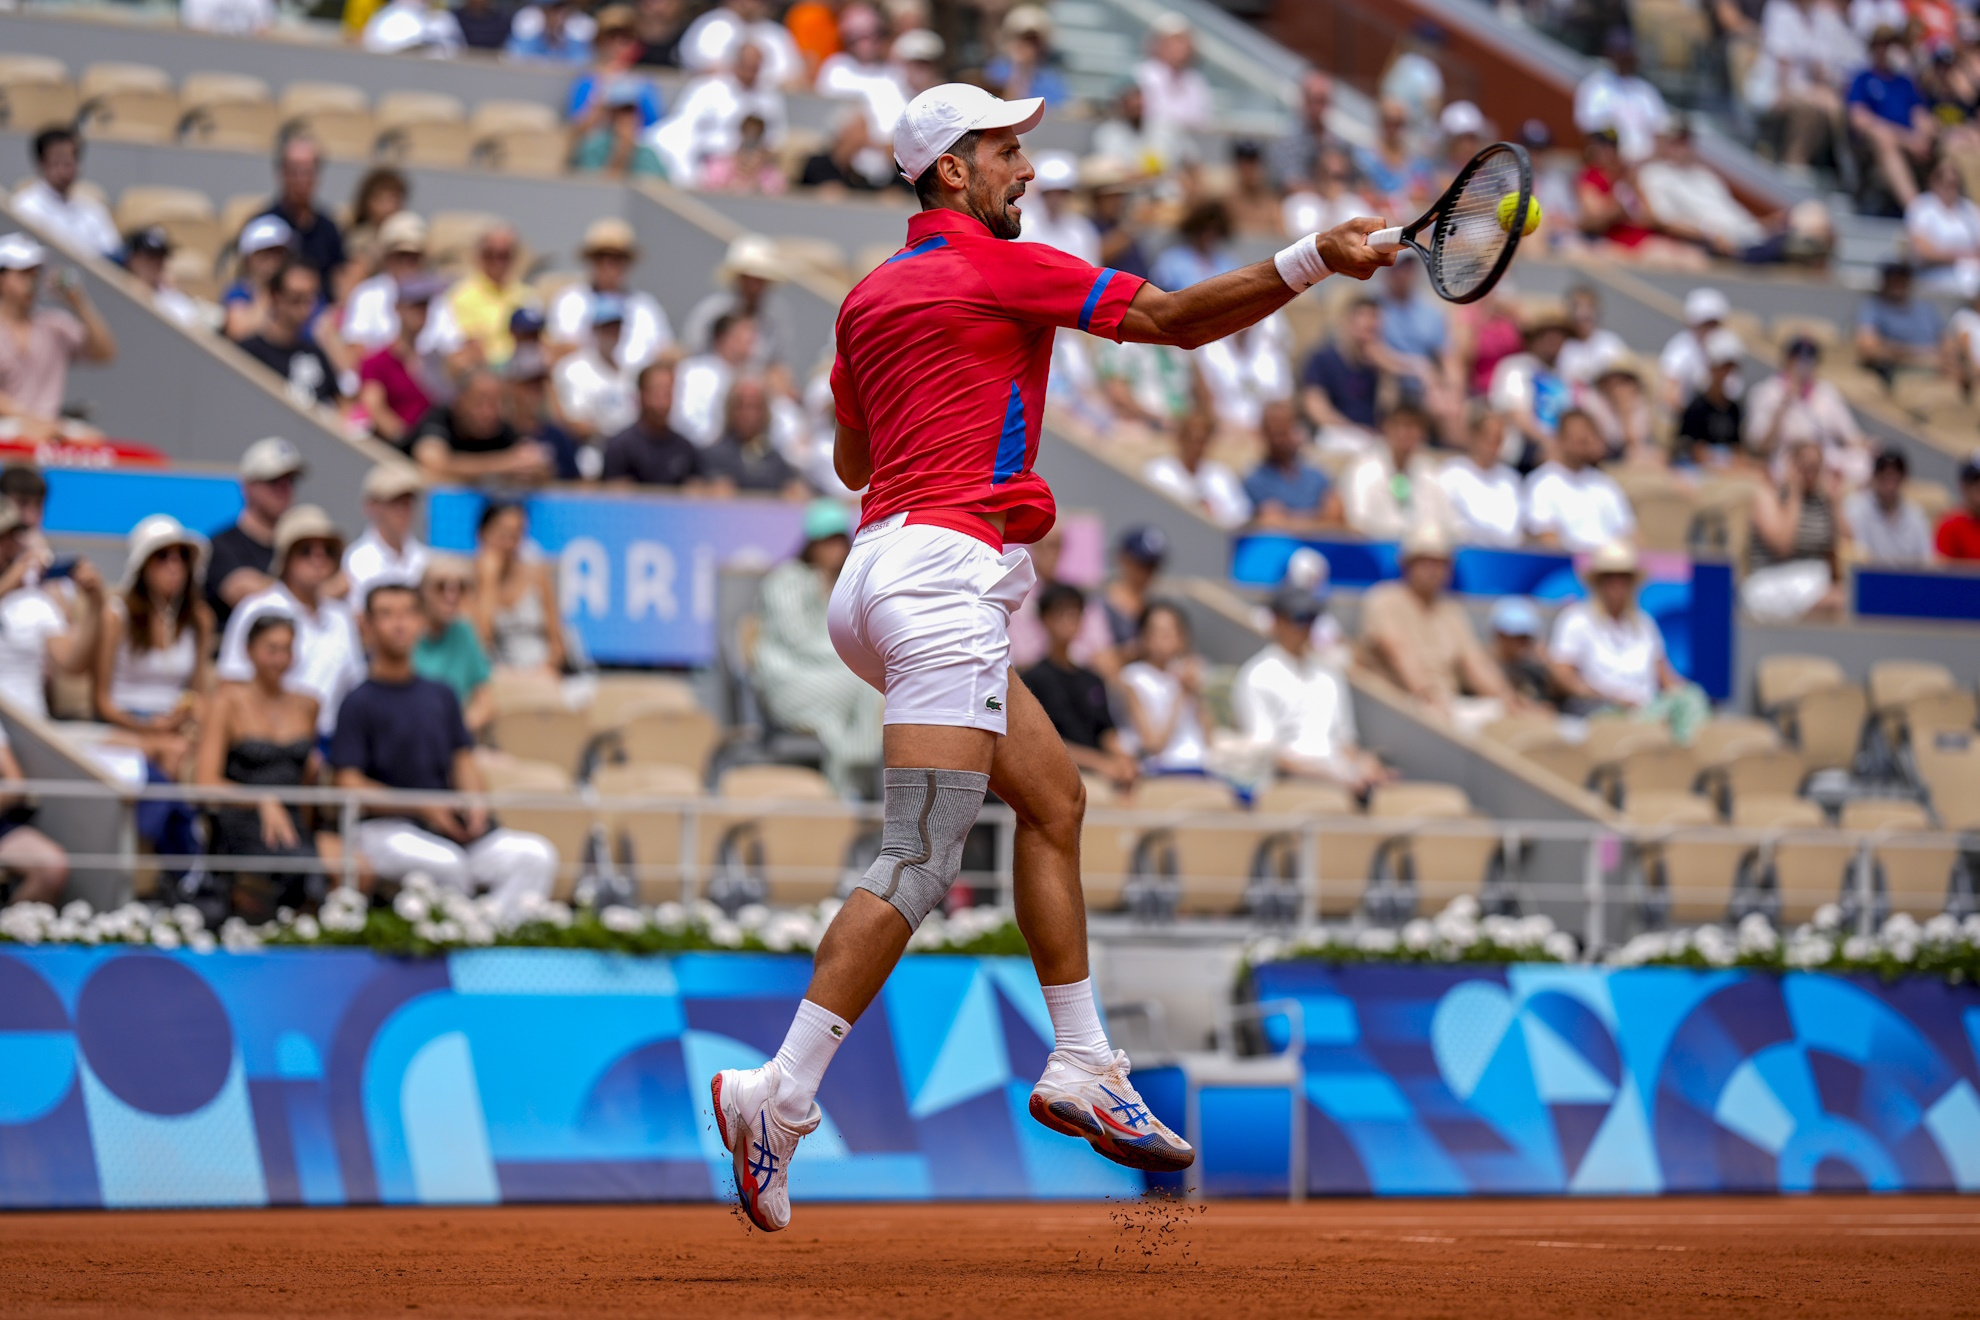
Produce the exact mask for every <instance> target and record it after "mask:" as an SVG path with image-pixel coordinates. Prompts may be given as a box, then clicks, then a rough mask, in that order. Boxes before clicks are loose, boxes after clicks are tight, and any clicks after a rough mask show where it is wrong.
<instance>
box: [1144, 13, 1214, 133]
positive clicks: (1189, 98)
mask: <svg viewBox="0 0 1980 1320" xmlns="http://www.w3.org/2000/svg"><path fill="white" fill-rule="evenodd" d="M1134 80H1135V82H1136V83H1138V84H1140V86H1141V99H1142V107H1143V113H1144V114H1145V115H1146V116H1147V118H1148V121H1149V123H1150V124H1151V125H1152V126H1153V127H1154V128H1156V129H1157V130H1158V131H1160V130H1166V131H1169V132H1177V131H1180V132H1185V133H1191V132H1201V131H1203V130H1204V129H1206V128H1208V127H1209V126H1210V114H1211V109H1212V107H1211V101H1210V81H1209V79H1207V78H1205V77H1204V76H1203V74H1202V71H1201V70H1199V69H1197V68H1196V34H1195V30H1194V29H1193V28H1191V27H1190V23H1189V20H1188V19H1187V18H1184V17H1183V16H1182V15H1181V14H1177V13H1173V12H1170V13H1164V14H1163V15H1162V16H1161V17H1160V18H1157V19H1156V20H1155V23H1154V26H1153V27H1152V29H1151V31H1150V40H1149V43H1148V58H1147V59H1145V60H1143V61H1142V62H1141V63H1139V64H1137V65H1135V66H1134Z"/></svg>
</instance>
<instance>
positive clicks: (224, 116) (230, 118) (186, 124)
mask: <svg viewBox="0 0 1980 1320" xmlns="http://www.w3.org/2000/svg"><path fill="white" fill-rule="evenodd" d="M277 127H278V124H277V121H276V118H275V108H274V107H273V106H271V105H269V104H267V103H266V102H262V103H259V104H257V103H255V102H251V101H210V102H208V103H207V104H205V105H202V106H200V107H198V108H197V109H193V110H189V111H187V112H186V114H185V115H184V116H183V117H182V118H181V119H180V120H179V140H180V141H182V142H185V143H187V144H189V145H192V146H200V147H218V148H222V149H225V150H228V151H254V152H265V151H268V150H270V149H271V148H273V147H274V145H275V130H276V128H277ZM256 200H257V203H258V204H265V202H263V200H262V199H256Z"/></svg>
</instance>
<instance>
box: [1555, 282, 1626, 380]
mask: <svg viewBox="0 0 1980 1320" xmlns="http://www.w3.org/2000/svg"><path fill="white" fill-rule="evenodd" d="M1567 317H1568V324H1569V325H1571V326H1572V327H1573V329H1574V333H1573V334H1571V335H1569V336H1568V340H1567V342H1566V343H1564V344H1562V345H1561V353H1560V356H1559V357H1557V358H1555V359H1554V370H1556V371H1558V372H1559V373H1560V374H1561V378H1562V379H1563V380H1568V381H1572V382H1574V383H1575V384H1577V385H1586V384H1589V383H1591V382H1593V381H1594V379H1595V373H1596V371H1598V370H1599V369H1600V368H1601V366H1602V364H1603V363H1605V362H1609V361H1612V360H1613V359H1614V358H1615V356H1616V355H1617V354H1620V353H1627V352H1628V351H1629V345H1628V344H1625V343H1624V342H1623V337H1622V336H1621V335H1619V334H1617V333H1616V332H1615V331H1613V330H1608V329H1605V328H1603V325H1602V295H1600V294H1599V293H1596V292H1595V289H1594V286H1592V285H1588V284H1577V285H1575V286H1573V287H1572V288H1570V289H1569V290H1568V291H1567Z"/></svg>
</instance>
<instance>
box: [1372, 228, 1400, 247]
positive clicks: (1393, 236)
mask: <svg viewBox="0 0 1980 1320" xmlns="http://www.w3.org/2000/svg"><path fill="white" fill-rule="evenodd" d="M1368 246H1369V247H1372V248H1374V249H1375V250H1376V251H1377V252H1394V251H1395V250H1396V249H1397V248H1399V247H1401V246H1402V226H1401V225H1393V226H1391V227H1390V228H1388V229H1378V230H1376V231H1375V232H1374V233H1372V234H1370V235H1369V236H1368Z"/></svg>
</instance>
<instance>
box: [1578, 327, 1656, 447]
mask: <svg viewBox="0 0 1980 1320" xmlns="http://www.w3.org/2000/svg"><path fill="white" fill-rule="evenodd" d="M1592 384H1593V385H1594V388H1593V389H1592V390H1588V391H1583V392H1581V393H1580V403H1581V407H1582V408H1583V409H1584V410H1585V411H1586V412H1587V413H1588V415H1589V416H1591V417H1593V418H1594V419H1595V429H1596V430H1598V431H1600V432H1601V433H1602V443H1603V444H1604V445H1606V446H1607V447H1608V454H1607V457H1608V458H1610V459H1613V460H1615V461H1616V462H1619V463H1624V464H1627V465H1628V466H1631V467H1646V468H1658V467H1668V466H1669V465H1670V455H1669V454H1668V453H1666V452H1665V450H1664V448H1663V446H1661V445H1659V444H1658V443H1657V437H1656V434H1655V431H1656V426H1657V418H1656V415H1655V413H1654V412H1653V411H1652V410H1651V407H1650V394H1649V391H1648V390H1646V389H1644V387H1643V371H1642V369H1641V368H1640V367H1639V366H1638V365H1637V360H1636V355H1635V354H1634V353H1631V352H1629V351H1628V350H1627V349H1624V350H1623V351H1621V352H1618V353H1613V354H1610V355H1608V356H1607V358H1606V359H1605V360H1604V361H1603V362H1602V363H1601V365H1600V366H1598V367H1597V368H1596V369H1595V378H1594V381H1593V382H1592Z"/></svg>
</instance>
